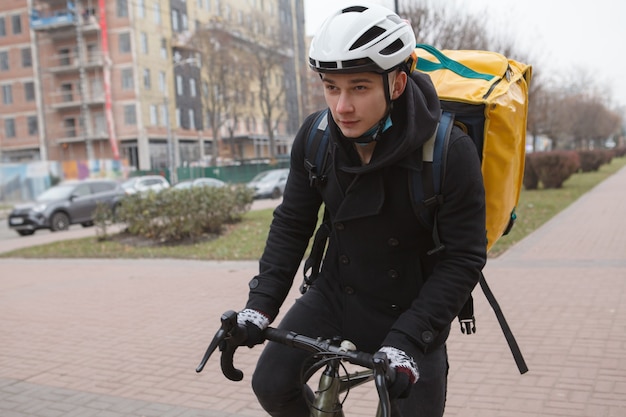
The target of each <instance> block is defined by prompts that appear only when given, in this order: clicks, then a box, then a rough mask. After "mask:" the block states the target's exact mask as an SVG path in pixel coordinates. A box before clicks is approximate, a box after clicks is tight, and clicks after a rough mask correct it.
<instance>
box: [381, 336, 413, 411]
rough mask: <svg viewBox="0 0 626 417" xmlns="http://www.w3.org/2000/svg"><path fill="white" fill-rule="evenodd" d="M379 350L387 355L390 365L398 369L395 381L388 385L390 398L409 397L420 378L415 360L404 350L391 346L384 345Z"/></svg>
mask: <svg viewBox="0 0 626 417" xmlns="http://www.w3.org/2000/svg"><path fill="white" fill-rule="evenodd" d="M378 351H379V352H384V353H385V354H386V355H387V359H389V366H391V367H392V368H394V369H395V370H396V379H395V381H393V382H392V383H391V385H389V386H388V387H387V391H388V392H389V399H390V400H393V399H395V398H406V397H408V396H409V393H410V392H411V387H412V386H413V384H415V383H416V382H417V380H418V379H419V371H418V370H417V365H416V364H415V361H414V360H413V358H412V357H410V356H409V355H407V354H406V353H405V352H404V351H402V350H400V349H397V348H394V347H391V346H383V347H381V348H380V349H379V350H378Z"/></svg>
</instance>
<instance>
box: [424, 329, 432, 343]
mask: <svg viewBox="0 0 626 417" xmlns="http://www.w3.org/2000/svg"><path fill="white" fill-rule="evenodd" d="M433 339H434V337H433V332H431V331H430V330H425V331H423V332H422V342H424V343H432V341H433Z"/></svg>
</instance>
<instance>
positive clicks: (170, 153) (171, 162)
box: [163, 88, 177, 185]
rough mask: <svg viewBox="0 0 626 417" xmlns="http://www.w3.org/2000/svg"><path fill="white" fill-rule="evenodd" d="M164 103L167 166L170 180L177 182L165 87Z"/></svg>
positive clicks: (173, 182) (168, 104) (168, 105)
mask: <svg viewBox="0 0 626 417" xmlns="http://www.w3.org/2000/svg"><path fill="white" fill-rule="evenodd" d="M163 105H164V106H165V127H166V128H167V167H168V170H169V171H170V182H171V183H172V185H174V184H176V180H177V178H176V164H175V161H174V160H175V158H174V140H173V138H172V124H171V123H170V103H169V99H168V94H167V88H166V89H165V97H163Z"/></svg>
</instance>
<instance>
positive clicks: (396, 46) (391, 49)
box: [380, 39, 404, 55]
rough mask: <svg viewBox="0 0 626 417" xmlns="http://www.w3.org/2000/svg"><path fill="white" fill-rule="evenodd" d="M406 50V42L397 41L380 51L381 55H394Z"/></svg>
mask: <svg viewBox="0 0 626 417" xmlns="http://www.w3.org/2000/svg"><path fill="white" fill-rule="evenodd" d="M402 48H404V42H402V41H401V40H400V39H396V40H395V41H394V42H393V43H392V44H391V45H389V46H388V47H386V48H385V49H383V50H381V51H380V54H381V55H393V54H395V53H396V52H398V51H400V50H402Z"/></svg>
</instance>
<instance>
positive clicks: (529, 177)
mask: <svg viewBox="0 0 626 417" xmlns="http://www.w3.org/2000/svg"><path fill="white" fill-rule="evenodd" d="M531 155H535V154H534V153H531V154H528V153H527V154H526V162H525V164H524V179H523V184H524V188H525V189H527V190H536V189H537V188H539V177H538V176H537V171H535V168H534V166H533V161H534V158H533V157H532V156H531Z"/></svg>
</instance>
